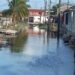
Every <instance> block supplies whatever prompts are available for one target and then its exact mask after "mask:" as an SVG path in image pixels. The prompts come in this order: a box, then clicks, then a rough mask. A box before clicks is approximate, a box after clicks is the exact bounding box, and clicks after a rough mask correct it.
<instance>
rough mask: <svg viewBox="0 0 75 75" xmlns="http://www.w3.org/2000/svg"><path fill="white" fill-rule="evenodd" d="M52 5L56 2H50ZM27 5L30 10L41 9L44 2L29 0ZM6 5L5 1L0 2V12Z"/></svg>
mask: <svg viewBox="0 0 75 75" xmlns="http://www.w3.org/2000/svg"><path fill="white" fill-rule="evenodd" d="M64 1H65V2H67V0H62V2H64ZM52 2H53V3H52V4H55V3H58V0H52ZM70 2H71V3H75V0H70ZM29 4H30V5H31V7H32V8H43V6H44V0H30V1H29ZM7 8H8V3H7V0H0V10H3V9H7Z"/></svg>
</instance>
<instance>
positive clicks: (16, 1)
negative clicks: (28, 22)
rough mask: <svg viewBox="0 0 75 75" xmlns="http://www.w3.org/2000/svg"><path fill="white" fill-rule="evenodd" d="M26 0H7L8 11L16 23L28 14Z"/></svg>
mask: <svg viewBox="0 0 75 75" xmlns="http://www.w3.org/2000/svg"><path fill="white" fill-rule="evenodd" d="M27 2H28V0H11V1H10V0H8V3H9V11H10V14H11V16H12V21H13V22H14V23H16V22H17V21H19V20H20V19H21V18H22V17H26V16H28V7H30V6H29V5H28V4H27Z"/></svg>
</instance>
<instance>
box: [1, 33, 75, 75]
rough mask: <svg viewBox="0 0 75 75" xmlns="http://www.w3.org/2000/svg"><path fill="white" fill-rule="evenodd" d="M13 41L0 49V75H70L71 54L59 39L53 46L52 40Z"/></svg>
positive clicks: (32, 37) (37, 37) (42, 37)
mask: <svg viewBox="0 0 75 75" xmlns="http://www.w3.org/2000/svg"><path fill="white" fill-rule="evenodd" d="M20 37H22V36H20ZM20 39H21V38H18V40H19V41H20ZM11 41H12V39H11ZM15 41H16V40H15ZM15 41H14V42H13V44H11V46H10V45H8V46H3V47H1V48H0V75H74V52H73V50H72V49H71V48H70V47H69V46H67V45H65V44H64V43H63V41H62V40H61V39H60V42H59V45H57V39H56V38H47V35H31V34H29V35H27V37H26V38H23V40H21V41H20V42H18V41H16V44H15V45H14V43H15ZM15 46H16V47H15Z"/></svg>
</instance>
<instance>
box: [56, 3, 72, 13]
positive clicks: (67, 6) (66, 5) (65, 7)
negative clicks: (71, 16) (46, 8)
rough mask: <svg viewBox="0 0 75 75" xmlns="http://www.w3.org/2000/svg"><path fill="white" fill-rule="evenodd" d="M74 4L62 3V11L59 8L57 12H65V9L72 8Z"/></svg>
mask: <svg viewBox="0 0 75 75" xmlns="http://www.w3.org/2000/svg"><path fill="white" fill-rule="evenodd" d="M72 6H73V5H72V4H66V3H64V4H61V6H60V12H59V8H58V9H57V14H59V13H63V12H64V11H66V10H68V9H69V8H71V7H72Z"/></svg>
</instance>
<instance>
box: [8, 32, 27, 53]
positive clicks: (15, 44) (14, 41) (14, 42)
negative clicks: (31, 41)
mask: <svg viewBox="0 0 75 75" xmlns="http://www.w3.org/2000/svg"><path fill="white" fill-rule="evenodd" d="M27 39H28V34H26V33H21V34H19V35H18V36H17V37H16V38H10V39H8V43H9V45H10V50H11V52H22V51H23V48H24V47H25V44H26V42H27Z"/></svg>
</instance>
